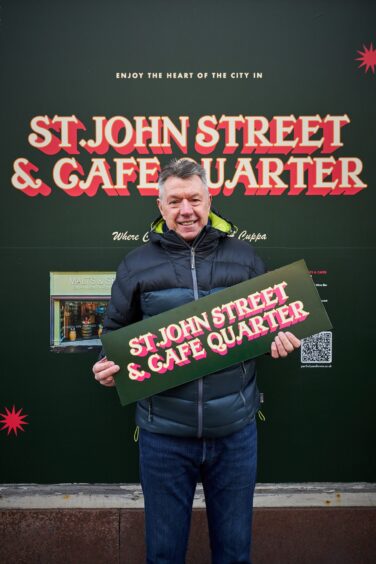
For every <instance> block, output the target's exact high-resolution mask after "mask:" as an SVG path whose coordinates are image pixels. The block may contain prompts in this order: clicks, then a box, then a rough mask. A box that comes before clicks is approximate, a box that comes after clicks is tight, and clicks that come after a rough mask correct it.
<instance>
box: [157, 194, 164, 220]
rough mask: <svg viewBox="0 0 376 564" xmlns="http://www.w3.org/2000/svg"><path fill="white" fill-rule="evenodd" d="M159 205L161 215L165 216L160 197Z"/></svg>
mask: <svg viewBox="0 0 376 564" xmlns="http://www.w3.org/2000/svg"><path fill="white" fill-rule="evenodd" d="M157 206H158V209H159V211H160V214H161V216H162V217H163V207H162V202H161V200H160V199H159V198H157Z"/></svg>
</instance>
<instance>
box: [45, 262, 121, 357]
mask: <svg viewBox="0 0 376 564" xmlns="http://www.w3.org/2000/svg"><path fill="white" fill-rule="evenodd" d="M114 279H115V273H114V272H51V273H50V308H51V310H50V320H51V321H50V347H51V350H52V351H53V352H67V353H69V352H82V351H87V350H92V349H94V348H98V349H99V348H100V347H101V341H100V336H101V333H102V329H103V319H104V315H105V313H106V309H107V305H108V302H109V300H110V296H111V286H112V283H113V281H114Z"/></svg>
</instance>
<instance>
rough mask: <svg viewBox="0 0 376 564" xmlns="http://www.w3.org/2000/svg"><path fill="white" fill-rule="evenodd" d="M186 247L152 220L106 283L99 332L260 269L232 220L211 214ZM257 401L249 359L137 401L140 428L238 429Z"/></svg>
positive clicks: (196, 433)
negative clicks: (107, 296) (108, 291)
mask: <svg viewBox="0 0 376 564" xmlns="http://www.w3.org/2000/svg"><path fill="white" fill-rule="evenodd" d="M209 219H210V222H209V224H208V225H207V226H206V227H205V228H204V229H203V230H202V231H201V233H200V234H199V235H198V236H197V238H196V239H195V241H194V242H193V244H192V245H189V244H188V243H187V242H186V241H184V240H183V239H182V238H181V237H179V235H177V234H176V233H175V232H174V231H168V230H165V229H163V223H164V222H163V220H161V219H159V220H158V221H157V222H155V224H154V226H153V229H152V231H151V233H150V242H149V243H148V244H146V245H144V246H142V247H139V248H138V249H136V250H135V251H132V252H131V253H129V254H128V255H127V256H126V257H125V258H124V260H123V262H122V263H121V264H120V266H119V269H118V271H117V276H116V280H115V282H114V284H113V287H112V297H111V302H110V304H109V306H108V309H107V314H106V319H105V324H104V331H105V332H107V331H113V330H115V329H118V328H120V327H123V326H125V325H128V324H130V323H134V322H136V321H139V320H141V319H145V318H146V317H149V316H151V315H156V314H158V313H162V312H164V311H167V310H169V309H172V308H174V307H178V306H180V305H183V304H186V303H188V302H190V301H193V300H195V299H198V298H200V297H203V296H206V295H208V294H211V293H214V292H217V291H219V290H223V289H224V288H228V287H229V286H233V285H234V284H238V283H239V282H243V281H244V280H247V279H249V278H254V277H255V276H258V275H259V274H263V273H264V272H265V268H264V265H263V263H262V261H261V259H260V258H259V257H258V256H257V255H256V254H255V252H254V251H253V249H252V247H251V246H250V245H249V244H248V243H245V242H242V241H239V240H238V239H235V238H233V237H232V235H233V234H234V232H235V231H234V227H233V225H232V224H231V223H230V222H228V221H226V220H224V219H222V218H221V217H220V216H219V215H217V214H214V213H213V212H211V214H210V216H209ZM258 405H259V393H258V390H257V386H256V370H255V361H253V360H251V361H248V362H244V363H240V364H236V365H233V366H231V367H229V368H226V369H225V370H222V371H220V372H216V373H214V374H210V375H208V376H206V377H205V378H200V379H199V380H196V381H193V382H189V383H187V384H183V385H182V386H179V387H176V388H172V389H170V390H167V391H165V392H163V393H161V394H158V395H155V396H153V397H151V398H149V399H145V400H142V401H139V402H138V404H137V410H136V422H137V424H138V425H139V426H140V427H141V428H144V429H148V430H149V431H152V432H155V433H163V434H170V435H179V436H190V437H220V436H225V435H228V434H230V433H233V432H235V431H237V430H239V429H241V428H242V427H243V426H244V425H245V424H246V423H248V422H249V421H250V420H251V419H252V418H253V417H254V415H255V413H256V411H257V409H258Z"/></svg>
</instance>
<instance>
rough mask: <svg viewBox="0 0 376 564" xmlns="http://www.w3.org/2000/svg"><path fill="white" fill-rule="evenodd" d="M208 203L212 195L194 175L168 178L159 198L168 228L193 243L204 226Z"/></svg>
mask: <svg viewBox="0 0 376 564" xmlns="http://www.w3.org/2000/svg"><path fill="white" fill-rule="evenodd" d="M210 204H211V196H209V194H208V192H207V190H206V188H205V186H204V185H203V183H202V181H201V179H200V177H199V176H197V175H194V176H191V177H190V178H185V179H183V178H178V177H177V176H170V178H168V179H167V180H166V182H165V185H164V190H163V196H162V198H161V199H158V207H159V211H160V212H161V214H162V217H163V218H164V220H165V222H166V225H167V227H168V228H169V229H173V230H174V231H176V233H177V234H178V235H180V237H182V238H183V239H185V240H186V241H193V239H195V238H196V236H197V235H198V234H199V233H200V231H201V229H202V228H203V227H204V226H205V225H206V224H207V222H208V217H209V210H210Z"/></svg>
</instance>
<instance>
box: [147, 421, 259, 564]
mask: <svg viewBox="0 0 376 564" xmlns="http://www.w3.org/2000/svg"><path fill="white" fill-rule="evenodd" d="M139 445H140V472H141V484H142V489H143V492H144V498H145V522H146V545H147V562H148V564H167V563H168V564H183V563H184V562H185V555H186V551H187V544H188V535H189V528H190V522H191V513H192V503H193V496H194V493H195V489H196V484H197V482H198V481H199V479H201V480H202V484H203V488H204V493H205V501H206V512H207V518H208V525H209V535H210V547H211V552H212V562H213V564H230V563H231V564H235V563H236V564H240V563H242V564H250V550H251V529H252V504H253V491H254V487H255V480H256V464H257V431H256V422H255V421H252V422H251V423H249V424H248V425H246V426H245V427H244V428H243V429H241V430H240V431H237V432H236V433H233V434H232V435H228V436H227V437H222V438H218V439H196V438H185V437H173V436H170V435H160V434H156V433H150V432H149V431H145V430H143V429H140V438H139Z"/></svg>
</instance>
